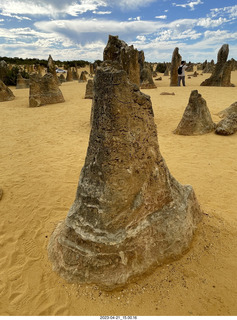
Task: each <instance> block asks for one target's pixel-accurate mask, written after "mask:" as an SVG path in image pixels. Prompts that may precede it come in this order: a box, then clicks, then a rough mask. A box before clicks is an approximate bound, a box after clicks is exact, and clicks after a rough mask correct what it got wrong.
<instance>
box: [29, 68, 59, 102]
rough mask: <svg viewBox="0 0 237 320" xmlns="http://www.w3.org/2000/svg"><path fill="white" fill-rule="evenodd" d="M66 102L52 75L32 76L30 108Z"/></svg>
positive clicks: (33, 74)
mask: <svg viewBox="0 0 237 320" xmlns="http://www.w3.org/2000/svg"><path fill="white" fill-rule="evenodd" d="M64 101H65V100H64V98H63V94H62V92H61V90H60V89H59V87H58V82H57V80H56V79H55V77H54V76H53V75H52V74H51V73H46V74H45V75H44V76H43V77H40V76H39V75H38V74H36V73H32V74H31V75H30V96H29V106H30V107H31V108H33V107H40V106H42V105H46V104H53V103H60V102H64Z"/></svg>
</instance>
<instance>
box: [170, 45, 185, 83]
mask: <svg viewBox="0 0 237 320" xmlns="http://www.w3.org/2000/svg"><path fill="white" fill-rule="evenodd" d="M181 60H182V57H181V55H180V54H179V48H177V47H176V48H175V49H174V51H173V55H172V61H171V67H170V87H176V86H178V68H179V66H180V63H181Z"/></svg>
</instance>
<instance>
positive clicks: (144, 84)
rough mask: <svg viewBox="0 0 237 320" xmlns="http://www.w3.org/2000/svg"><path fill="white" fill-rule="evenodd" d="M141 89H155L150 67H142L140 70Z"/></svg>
mask: <svg viewBox="0 0 237 320" xmlns="http://www.w3.org/2000/svg"><path fill="white" fill-rule="evenodd" d="M141 88H142V89H155V88H157V87H156V85H155V83H154V81H153V78H152V72H151V68H150V67H144V68H143V69H142V70H141Z"/></svg>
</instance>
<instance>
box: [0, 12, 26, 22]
mask: <svg viewBox="0 0 237 320" xmlns="http://www.w3.org/2000/svg"><path fill="white" fill-rule="evenodd" d="M1 15H2V16H5V17H10V18H15V19H17V20H31V19H30V18H29V17H22V16H17V15H15V14H11V13H1ZM3 21H4V20H3Z"/></svg>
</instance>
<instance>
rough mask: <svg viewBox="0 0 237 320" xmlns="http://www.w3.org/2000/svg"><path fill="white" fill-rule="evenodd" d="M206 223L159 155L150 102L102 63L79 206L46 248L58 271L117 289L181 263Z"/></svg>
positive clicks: (192, 196)
mask: <svg viewBox="0 0 237 320" xmlns="http://www.w3.org/2000/svg"><path fill="white" fill-rule="evenodd" d="M201 216H202V213H201V210H200V207H199V204H198V202H197V200H196V197H195V194H194V191H193V189H192V187H191V186H189V185H185V186H183V185H181V184H179V183H178V182H177V181H176V180H175V179H174V178H173V177H172V176H171V174H170V173H169V170H168V168H167V166H166V163H165V161H164V159H163V158H162V156H161V154H160V151H159V145H158V140H157V130H156V125H155V123H154V115H153V110H152V105H151V100H150V97H149V96H147V95H145V94H143V93H141V92H140V91H139V89H138V87H137V86H136V85H134V84H133V83H131V81H129V80H128V77H127V74H126V72H125V71H124V70H118V69H117V68H115V67H114V66H111V65H109V64H104V65H103V66H102V67H101V68H98V69H97V72H96V76H95V79H94V115H93V124H92V130H91V134H90V141H89V146H88V150H87V156H86V159H85V164H84V167H83V169H82V171H81V175H80V179H79V184H78V189H77V194H76V199H75V202H74V203H73V205H72V207H71V209H70V211H69V213H68V215H67V218H66V219H65V221H63V222H61V223H59V225H58V226H57V228H56V229H55V231H54V233H53V234H52V236H51V238H50V242H49V246H48V251H49V257H50V260H51V261H52V263H53V269H54V270H55V271H57V272H59V274H60V275H61V276H62V277H64V278H65V279H67V280H68V281H69V282H78V283H95V284H97V285H99V286H101V287H103V288H104V289H107V290H112V289H114V288H117V287H120V286H123V285H125V284H126V283H127V282H128V281H129V280H131V279H133V278H134V277H136V276H138V275H141V274H143V273H144V272H147V271H149V270H150V269H151V268H153V267H155V266H157V265H161V264H162V263H164V262H166V261H168V260H170V259H174V258H177V257H179V256H180V255H181V254H182V253H183V252H184V251H185V250H187V249H188V248H189V246H190V242H191V240H192V238H193V233H194V231H195V229H196V227H197V224H198V222H199V221H200V220H201Z"/></svg>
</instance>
